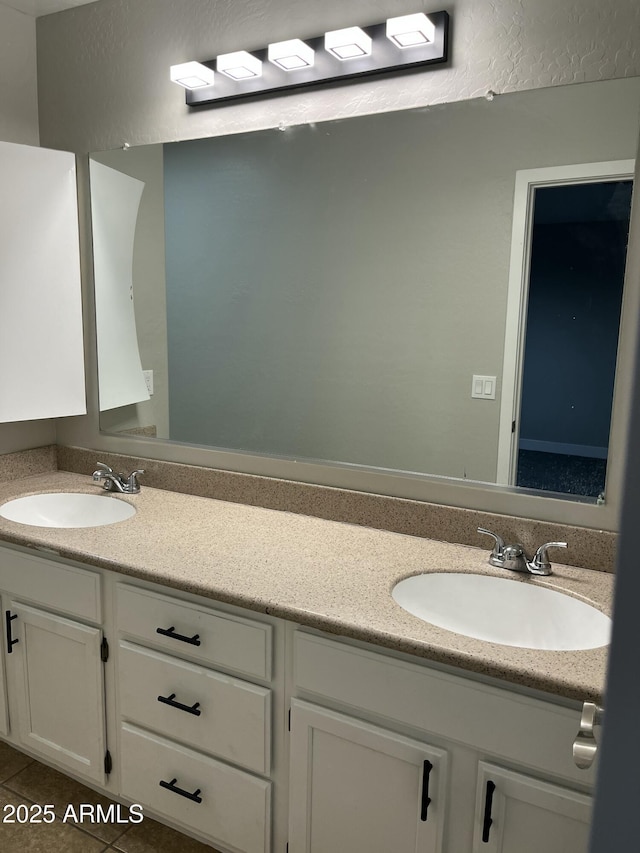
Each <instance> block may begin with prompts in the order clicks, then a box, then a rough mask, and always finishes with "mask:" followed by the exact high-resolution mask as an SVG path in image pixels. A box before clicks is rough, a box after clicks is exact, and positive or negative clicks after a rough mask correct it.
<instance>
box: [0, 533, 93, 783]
mask: <svg viewBox="0 0 640 853" xmlns="http://www.w3.org/2000/svg"><path fill="white" fill-rule="evenodd" d="M0 590H1V591H2V604H3V622H4V628H5V632H4V664H5V669H6V679H7V696H8V710H9V720H10V725H9V726H8V727H5V729H4V731H3V733H4V734H5V735H9V736H10V739H11V740H12V741H13V742H14V743H15V744H16V745H17V746H21V747H24V748H25V749H26V750H28V751H29V752H31V753H33V754H34V755H38V756H41V757H42V758H44V759H46V760H50V761H52V763H54V764H55V765H56V766H58V767H60V769H66V770H69V771H70V772H72V773H73V774H75V775H78V776H81V777H84V778H86V779H88V780H90V781H92V782H94V783H98V784H104V783H105V780H106V775H107V773H106V772H107V771H108V769H109V767H108V762H109V756H108V755H107V748H106V736H105V696H104V672H103V668H104V667H103V661H102V657H103V656H104V655H103V633H102V628H101V625H100V622H101V603H100V575H99V574H98V573H95V572H92V571H89V570H85V569H79V568H77V567H75V566H72V565H68V564H66V563H62V562H58V561H55V560H49V559H44V558H42V557H40V556H31V555H30V554H25V553H22V552H20V551H14V550H12V549H9V548H1V549H0ZM5 726H6V720H5Z"/></svg>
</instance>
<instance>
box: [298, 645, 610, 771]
mask: <svg viewBox="0 0 640 853" xmlns="http://www.w3.org/2000/svg"><path fill="white" fill-rule="evenodd" d="M294 654H295V658H294V661H295V663H294V667H295V668H294V679H295V683H296V685H297V687H298V692H300V691H302V692H303V693H308V694H309V695H311V696H317V697H322V698H324V699H328V700H332V701H335V702H338V703H340V704H341V705H346V706H348V707H349V708H356V709H359V710H360V711H361V712H363V713H369V714H374V715H376V716H377V717H382V718H385V719H388V720H391V721H393V722H396V723H403V724H406V725H410V726H413V727H416V728H418V729H420V730H422V731H425V732H429V733H430V734H432V735H437V736H440V737H443V738H446V739H447V740H450V741H457V742H459V743H463V744H467V745H471V746H473V747H474V748H475V749H477V750H478V751H480V752H483V753H485V754H487V755H499V756H503V757H505V758H509V759H512V760H513V761H517V762H518V763H520V764H523V765H527V766H529V767H533V768H538V769H540V770H543V771H544V772H547V773H557V774H559V775H561V776H563V777H565V778H568V779H572V780H574V781H576V782H578V783H579V784H581V785H590V784H593V783H594V782H595V771H594V769H593V768H591V769H590V770H588V771H584V770H578V768H577V767H576V766H575V764H574V762H573V757H572V745H573V740H574V738H575V735H576V732H577V731H578V725H579V722H580V712H579V711H578V710H577V709H576V710H575V711H573V710H570V709H568V708H564V707H562V706H559V705H554V704H553V703H551V702H544V701H541V700H539V699H535V698H532V697H528V696H524V695H520V694H517V693H512V692H510V691H509V690H508V689H504V690H503V689H500V688H497V687H493V686H492V685H488V684H482V683H480V682H477V681H472V680H467V679H465V678H464V677H463V676H456V675H450V674H448V673H444V672H441V671H439V670H435V669H430V668H429V667H428V666H423V665H420V664H413V663H409V662H407V661H404V660H398V659H396V658H393V657H391V656H387V655H383V654H378V653H376V652H371V651H368V650H366V649H362V648H359V647H356V646H350V645H347V644H344V643H339V642H336V641H334V640H329V639H325V638H324V637H319V636H316V635H315V634H307V633H305V632H304V631H297V632H296V637H295V652H294Z"/></svg>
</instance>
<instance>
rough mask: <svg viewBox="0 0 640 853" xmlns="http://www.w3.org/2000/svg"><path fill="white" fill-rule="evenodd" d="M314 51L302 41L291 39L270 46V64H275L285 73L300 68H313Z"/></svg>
mask: <svg viewBox="0 0 640 853" xmlns="http://www.w3.org/2000/svg"><path fill="white" fill-rule="evenodd" d="M313 57H314V50H313V48H311V47H309V45H308V44H305V43H304V42H303V41H301V40H300V39H289V40H288V41H279V42H276V43H275V44H270V45H269V49H268V58H269V62H273V64H274V65H277V66H278V67H279V68H283V69H284V70H285V71H296V70H297V69H298V68H311V66H312V65H313Z"/></svg>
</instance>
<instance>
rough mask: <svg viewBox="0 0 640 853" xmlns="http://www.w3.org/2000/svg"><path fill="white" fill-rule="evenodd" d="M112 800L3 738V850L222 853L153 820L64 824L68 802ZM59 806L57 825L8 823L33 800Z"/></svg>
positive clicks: (0, 844) (0, 824)
mask: <svg viewBox="0 0 640 853" xmlns="http://www.w3.org/2000/svg"><path fill="white" fill-rule="evenodd" d="M110 802H111V801H110V800H108V799H107V798H106V797H103V796H101V795H100V794H97V793H96V792H95V791H92V790H91V789H90V788H85V786H84V785H81V784H80V783H79V782H75V781H74V780H73V779H69V778H68V777H67V776H64V775H63V774H62V773H58V772H57V771H56V770H52V769H51V768H50V767H47V766H45V765H44V764H40V763H39V762H38V761H34V760H33V759H31V758H29V757H28V756H26V755H23V754H22V753H21V752H17V751H16V750H15V749H13V748H12V747H10V746H9V745H8V744H6V743H4V742H2V741H0V851H2V853H217V851H216V850H214V848H213V847H209V846H208V845H206V844H201V843H200V842H199V841H194V840H193V839H192V838H188V837H187V836H186V835H182V834H181V833H179V832H176V831H175V830H173V829H169V828H168V827H166V826H163V825H162V824H160V823H157V822H156V821H154V820H151V819H150V818H145V819H144V820H143V821H142V823H139V824H129V825H124V826H123V825H122V824H105V823H96V824H90V823H86V822H85V823H83V824H82V825H79V824H73V823H71V822H65V823H63V822H62V819H61V818H62V816H63V815H64V813H65V810H66V808H67V806H68V805H70V804H72V805H74V807H75V809H76V811H77V809H78V805H79V804H80V803H93V804H95V805H97V804H101V805H102V806H103V808H104V809H106V808H107V807H108V806H109V803H110ZM34 803H35V804H38V805H44V804H48V803H51V804H53V805H54V806H55V813H56V820H55V821H54V822H53V823H33V824H30V823H17V822H16V823H6V822H5V820H6V817H7V816H11V815H12V813H13V811H12V810H11V809H6V808H5V807H6V806H7V805H9V804H12V805H14V806H18V805H26V806H27V807H28V806H30V805H31V804H34Z"/></svg>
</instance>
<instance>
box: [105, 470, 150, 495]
mask: <svg viewBox="0 0 640 853" xmlns="http://www.w3.org/2000/svg"><path fill="white" fill-rule="evenodd" d="M140 474H144V471H143V470H142V469H140V470H138V471H133V472H132V473H131V474H129V476H128V477H125V476H124V474H115V473H114V471H113V469H112V468H109V466H108V465H105V464H104V462H98V470H97V471H94V472H93V481H94V483H100V482H102V483H103V488H104V490H105V491H107V492H121V493H123V494H127V495H137V494H138V492H139V491H140V483H139V482H138V476H139V475H140Z"/></svg>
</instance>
